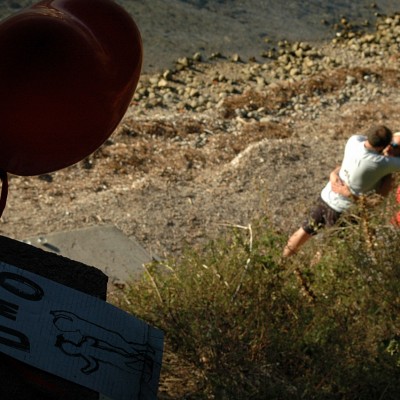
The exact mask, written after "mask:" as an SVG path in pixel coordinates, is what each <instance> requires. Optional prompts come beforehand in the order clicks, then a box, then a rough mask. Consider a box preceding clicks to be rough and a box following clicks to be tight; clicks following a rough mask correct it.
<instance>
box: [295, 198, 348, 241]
mask: <svg viewBox="0 0 400 400" xmlns="http://www.w3.org/2000/svg"><path fill="white" fill-rule="evenodd" d="M340 215H341V213H340V212H337V211H335V210H334V209H332V208H331V207H329V206H328V204H326V203H325V202H324V201H323V200H322V199H321V197H320V198H319V199H318V200H317V203H316V204H315V205H314V207H313V208H312V209H311V211H310V214H309V215H308V217H307V219H306V220H305V221H304V223H303V225H302V228H303V229H304V230H305V231H306V232H307V233H308V234H309V235H316V234H317V232H318V230H319V229H321V228H323V227H324V226H333V225H335V223H336V222H337V220H338V219H339V217H340Z"/></svg>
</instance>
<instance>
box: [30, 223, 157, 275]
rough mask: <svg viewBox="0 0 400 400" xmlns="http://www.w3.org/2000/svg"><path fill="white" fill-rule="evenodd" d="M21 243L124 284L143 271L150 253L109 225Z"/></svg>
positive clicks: (32, 238)
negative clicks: (73, 262)
mask: <svg viewBox="0 0 400 400" xmlns="http://www.w3.org/2000/svg"><path fill="white" fill-rule="evenodd" d="M24 242H26V243H28V244H31V245H32V246H35V247H38V248H41V249H42V250H46V251H50V252H53V253H56V254H59V255H61V256H64V257H67V258H69V259H71V260H75V261H80V262H82V263H84V264H87V265H91V266H94V267H96V268H98V269H100V270H101V271H103V272H104V273H105V274H106V275H107V276H108V277H109V279H110V281H111V283H121V282H122V283H125V282H128V281H131V280H133V279H137V277H138V276H139V275H140V274H142V273H143V264H145V263H149V262H151V261H152V260H153V258H152V257H151V255H150V254H149V253H147V251H146V250H145V249H144V248H143V247H142V246H140V244H139V243H138V242H137V241H136V240H134V239H131V238H128V237H127V236H126V235H125V234H124V233H123V232H122V231H120V230H119V229H118V228H116V227H115V226H113V225H101V226H94V227H89V228H83V229H79V230H74V231H66V232H56V233H51V234H48V235H45V236H39V237H31V238H27V239H26V240H24Z"/></svg>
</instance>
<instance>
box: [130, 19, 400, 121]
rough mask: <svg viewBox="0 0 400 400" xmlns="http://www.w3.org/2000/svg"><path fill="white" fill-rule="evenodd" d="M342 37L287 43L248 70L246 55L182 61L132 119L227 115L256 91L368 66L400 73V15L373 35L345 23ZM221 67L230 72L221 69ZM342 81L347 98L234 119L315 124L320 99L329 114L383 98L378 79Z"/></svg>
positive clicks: (149, 84) (149, 85) (146, 87)
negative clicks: (292, 116) (304, 119)
mask: <svg viewBox="0 0 400 400" xmlns="http://www.w3.org/2000/svg"><path fill="white" fill-rule="evenodd" d="M337 29H338V30H337V32H336V34H335V37H334V38H333V39H332V40H331V41H330V45H329V46H324V45H322V46H321V45H318V46H317V45H314V46H313V45H311V44H310V43H306V42H302V41H298V42H293V43H291V42H289V41H286V40H282V41H280V42H278V43H277V49H271V50H269V51H266V52H264V53H263V54H261V55H260V56H261V57H262V58H264V57H266V59H263V61H262V62H256V60H255V59H254V58H253V59H251V60H249V61H248V62H244V61H243V60H242V59H241V57H240V55H239V54H233V55H231V56H230V57H224V56H223V55H222V54H220V53H213V54H211V55H210V56H209V57H208V59H206V58H205V57H204V56H203V55H202V54H201V53H195V54H194V55H193V56H192V57H181V58H179V59H178V60H176V63H175V64H176V68H175V69H169V70H166V71H164V72H162V73H160V74H153V75H146V76H142V77H141V79H140V83H139V85H138V88H137V90H136V92H135V95H134V101H135V107H134V109H133V111H132V112H133V114H134V113H136V112H137V113H138V115H143V113H145V114H146V113H149V112H151V111H152V112H156V111H157V108H159V107H162V108H164V109H165V108H166V109H168V112H169V113H170V114H174V113H175V114H180V113H182V110H185V112H189V113H190V112H191V113H196V112H201V113H205V114H207V113H208V114H213V113H215V112H218V113H221V111H223V110H224V108H226V104H227V101H228V100H229V99H233V98H235V96H240V95H242V96H246V93H249V91H252V92H255V93H259V94H260V95H266V94H267V93H269V94H271V93H274V91H275V92H276V93H277V91H279V90H281V89H282V88H283V87H290V85H295V84H296V83H299V84H301V83H304V82H306V81H307V80H308V79H313V78H315V79H317V80H318V79H325V78H324V76H326V74H329V73H332V72H333V71H337V70H340V69H347V70H348V71H352V70H353V69H354V70H355V69H357V68H360V67H361V66H365V67H368V68H371V69H372V68H374V67H376V65H382V66H386V65H387V64H388V63H389V62H390V63H391V65H393V66H396V65H398V62H399V61H398V53H399V50H400V14H395V15H392V16H390V17H388V16H382V17H380V18H378V22H377V25H376V29H375V31H374V32H369V33H361V32H358V31H355V30H353V29H352V25H351V23H350V22H349V21H347V20H345V19H343V20H342V21H341V22H340V23H339V24H337ZM350 54H351V57H350ZM375 56H379V59H380V60H386V62H383V61H382V62H381V63H380V64H379V63H378V62H377V61H376V60H374V57H375ZM204 60H205V61H204ZM349 60H353V61H349ZM354 60H357V61H354ZM220 65H221V66H223V67H221V68H219V66H220ZM324 74H325V75H324ZM343 79H344V83H343V88H342V89H341V93H339V94H337V93H336V94H335V95H334V96H330V95H329V91H327V92H326V93H325V92H321V93H314V94H312V95H311V96H310V98H308V97H306V96H305V95H304V93H303V94H302V96H298V95H293V96H292V97H291V98H290V99H287V101H285V102H282V106H281V107H280V108H279V109H276V110H271V109H268V108H267V107H263V108H257V109H255V110H247V109H246V108H245V107H240V106H239V107H237V109H236V110H235V115H236V117H237V118H238V120H240V121H246V120H253V121H258V122H265V121H270V120H271V119H273V118H278V119H279V118H281V117H282V116H286V115H288V114H289V113H291V112H295V113H296V115H297V116H300V117H301V115H303V114H307V113H310V115H311V116H312V118H315V119H316V118H318V112H317V111H315V110H314V111H313V107H314V106H315V96H317V97H318V96H319V97H320V100H321V101H320V104H321V105H323V106H324V107H339V106H340V104H343V103H345V102H347V101H348V100H349V99H350V98H351V99H352V100H353V101H354V100H355V99H357V101H359V102H360V103H365V102H366V101H373V99H374V96H377V95H380V94H381V93H382V90H384V89H382V87H378V86H377V85H378V84H379V82H378V81H377V76H376V74H372V73H371V74H365V75H364V76H363V77H362V83H360V82H359V79H358V77H357V74H351V73H348V74H347V75H346V76H345V77H344V78H343ZM288 85H289V86H288ZM311 101H313V102H314V104H311Z"/></svg>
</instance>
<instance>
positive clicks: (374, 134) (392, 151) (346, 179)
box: [283, 125, 400, 257]
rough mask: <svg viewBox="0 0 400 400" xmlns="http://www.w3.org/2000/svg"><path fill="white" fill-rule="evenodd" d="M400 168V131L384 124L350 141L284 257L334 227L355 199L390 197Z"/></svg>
mask: <svg viewBox="0 0 400 400" xmlns="http://www.w3.org/2000/svg"><path fill="white" fill-rule="evenodd" d="M397 171H400V132H397V133H395V134H393V133H392V131H391V130H390V129H389V128H387V127H386V126H384V125H378V126H374V127H372V128H370V129H369V130H368V131H367V132H366V134H365V135H353V136H351V137H350V139H349V140H348V141H347V143H346V146H345V150H344V157H343V161H342V165H341V166H339V167H338V168H336V169H335V170H334V171H332V172H331V174H330V180H329V182H328V183H327V185H326V186H325V187H324V188H323V189H322V191H321V195H320V197H319V198H318V200H317V203H316V204H315V206H314V207H313V208H312V209H311V210H310V212H309V215H308V216H307V218H306V220H305V221H304V223H303V224H302V226H301V227H300V228H299V229H298V230H297V231H296V232H295V233H294V234H293V235H292V236H290V238H289V240H288V242H287V244H286V246H285V248H284V250H283V256H284V257H288V256H291V255H292V254H294V253H296V251H297V250H298V249H299V248H300V246H302V245H303V244H304V243H305V242H307V240H309V239H310V238H311V237H312V236H314V235H316V234H317V233H318V230H319V229H321V228H322V227H324V226H333V225H334V224H335V223H336V222H337V221H338V219H339V217H340V216H341V214H342V213H343V212H344V211H346V210H348V209H349V208H350V207H351V206H352V205H353V204H354V201H355V200H356V199H357V198H358V197H360V196H364V195H369V194H371V193H378V194H381V195H382V196H386V195H387V194H388V193H389V192H390V190H391V189H392V188H393V177H392V173H393V172H397Z"/></svg>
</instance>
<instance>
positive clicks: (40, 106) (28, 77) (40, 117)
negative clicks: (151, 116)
mask: <svg viewBox="0 0 400 400" xmlns="http://www.w3.org/2000/svg"><path fill="white" fill-rule="evenodd" d="M141 65H142V41H141V36H140V32H139V30H138V28H137V26H136V24H135V22H134V21H133V20H132V18H131V16H130V15H129V14H128V13H127V12H126V11H125V10H124V9H123V8H122V7H121V6H119V5H118V4H116V3H115V2H114V1H112V0H47V1H41V2H39V3H37V4H35V5H34V6H32V7H30V8H27V9H25V10H23V11H21V12H19V13H17V14H15V15H14V16H11V17H10V18H8V19H6V20H4V21H3V22H2V23H1V24H0V170H3V171H6V172H9V173H12V174H16V175H38V174H43V173H48V172H52V171H56V170H58V169H61V168H64V167H67V166H69V165H72V164H74V163H76V162H78V161H80V160H82V159H84V158H85V157H87V156H88V155H89V154H91V153H92V152H93V151H95V150H96V149H97V148H98V147H99V146H101V145H102V144H103V143H104V141H105V140H106V139H107V138H108V137H109V136H110V135H111V133H112V132H113V131H114V129H115V128H116V126H117V125H118V123H119V122H120V121H121V119H122V117H123V115H124V114H125V112H126V110H127V108H128V106H129V103H130V101H131V98H132V95H133V93H134V91H135V88H136V85H137V82H138V80H139V76H140V70H141Z"/></svg>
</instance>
